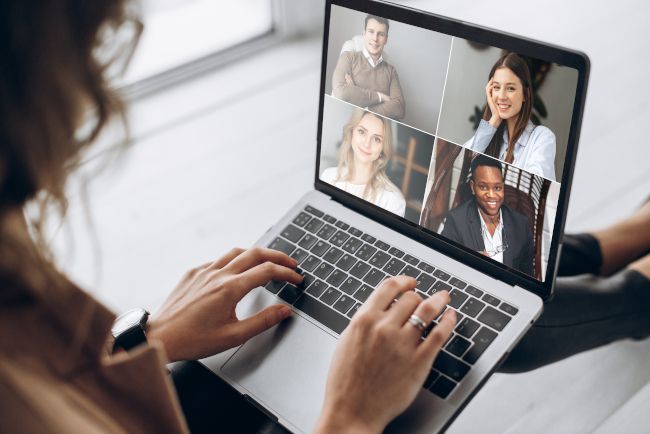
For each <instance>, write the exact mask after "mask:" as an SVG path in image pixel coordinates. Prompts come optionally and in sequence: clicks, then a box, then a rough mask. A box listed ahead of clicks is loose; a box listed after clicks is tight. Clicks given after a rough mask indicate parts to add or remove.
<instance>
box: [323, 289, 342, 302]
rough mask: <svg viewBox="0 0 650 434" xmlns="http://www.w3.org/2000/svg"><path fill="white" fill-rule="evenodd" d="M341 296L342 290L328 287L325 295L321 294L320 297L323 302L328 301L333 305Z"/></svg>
mask: <svg viewBox="0 0 650 434" xmlns="http://www.w3.org/2000/svg"><path fill="white" fill-rule="evenodd" d="M340 296H341V291H339V290H338V289H335V288H332V287H330V288H327V289H326V290H325V292H324V293H323V295H321V296H320V299H321V301H322V302H323V303H327V304H329V305H330V306H331V305H333V304H334V303H335V302H336V300H338V298H339V297H340Z"/></svg>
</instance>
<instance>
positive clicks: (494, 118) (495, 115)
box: [485, 78, 503, 128]
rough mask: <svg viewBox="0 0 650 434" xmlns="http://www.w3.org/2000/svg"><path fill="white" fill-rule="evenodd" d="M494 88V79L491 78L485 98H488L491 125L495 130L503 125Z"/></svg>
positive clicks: (486, 88) (486, 87)
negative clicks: (495, 100)
mask: <svg viewBox="0 0 650 434" xmlns="http://www.w3.org/2000/svg"><path fill="white" fill-rule="evenodd" d="M493 87H494V79H493V78H491V79H490V81H488V84H487V86H485V96H486V97H487V103H488V107H490V113H491V117H490V120H489V122H490V125H492V126H493V127H494V128H498V127H499V125H501V121H502V120H503V119H501V117H500V116H499V108H498V107H497V104H496V103H495V102H494V97H493V96H492V88H493Z"/></svg>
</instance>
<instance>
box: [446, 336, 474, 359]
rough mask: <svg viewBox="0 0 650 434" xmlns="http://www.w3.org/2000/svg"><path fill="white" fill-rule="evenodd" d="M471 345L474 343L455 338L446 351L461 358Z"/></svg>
mask: <svg viewBox="0 0 650 434" xmlns="http://www.w3.org/2000/svg"><path fill="white" fill-rule="evenodd" d="M471 345H472V343H471V342H470V341H468V340H467V339H465V338H463V337H460V336H454V337H453V338H452V339H451V341H449V343H448V344H447V346H446V347H445V349H446V350H447V351H449V352H450V353H451V354H453V355H454V356H457V357H461V356H462V355H463V354H464V353H465V351H467V349H468V348H469V347H470V346H471Z"/></svg>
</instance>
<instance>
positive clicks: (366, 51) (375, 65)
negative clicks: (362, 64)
mask: <svg viewBox="0 0 650 434" xmlns="http://www.w3.org/2000/svg"><path fill="white" fill-rule="evenodd" d="M361 52H362V53H363V57H365V58H366V60H367V61H368V63H369V64H370V66H372V67H373V68H376V67H377V65H379V64H380V63H381V62H383V61H384V56H379V59H377V63H375V61H374V60H372V56H371V55H370V53H369V52H368V50H367V49H366V48H365V47H364V48H363V50H362V51H361Z"/></svg>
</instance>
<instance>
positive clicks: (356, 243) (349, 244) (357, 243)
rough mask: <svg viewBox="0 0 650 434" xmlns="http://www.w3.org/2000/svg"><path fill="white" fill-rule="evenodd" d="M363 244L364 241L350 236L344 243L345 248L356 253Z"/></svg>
mask: <svg viewBox="0 0 650 434" xmlns="http://www.w3.org/2000/svg"><path fill="white" fill-rule="evenodd" d="M362 245H363V241H361V240H360V239H358V238H350V239H349V240H347V241H346V242H345V244H343V250H345V251H346V252H348V253H352V254H354V253H355V252H356V251H357V250H359V247H361V246H362Z"/></svg>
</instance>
